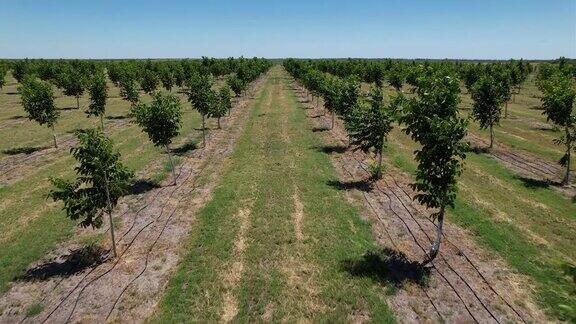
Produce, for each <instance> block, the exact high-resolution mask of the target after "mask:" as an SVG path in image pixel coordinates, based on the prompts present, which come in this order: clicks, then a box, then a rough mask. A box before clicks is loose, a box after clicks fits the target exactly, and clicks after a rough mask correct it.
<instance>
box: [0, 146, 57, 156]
mask: <svg viewBox="0 0 576 324" xmlns="http://www.w3.org/2000/svg"><path fill="white" fill-rule="evenodd" d="M47 148H49V147H48V146H23V147H16V148H11V149H7V150H3V151H2V153H4V154H8V155H17V154H32V153H34V152H37V151H42V150H45V149H47Z"/></svg>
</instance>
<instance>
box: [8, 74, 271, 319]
mask: <svg viewBox="0 0 576 324" xmlns="http://www.w3.org/2000/svg"><path fill="white" fill-rule="evenodd" d="M265 78H266V76H263V77H261V78H260V79H258V80H257V81H255V82H254V83H253V84H252V85H251V88H252V92H254V91H258V90H259V89H261V84H262V83H263V81H264V80H265ZM252 98H253V97H252ZM252 98H249V97H245V98H240V100H238V101H237V102H236V103H235V107H234V109H232V114H231V116H230V117H227V118H225V119H224V120H223V125H224V127H223V130H220V131H214V132H211V133H210V136H209V138H208V141H207V146H206V148H204V149H202V148H199V149H197V150H195V151H194V152H193V153H191V154H190V155H189V156H187V157H185V158H184V161H183V162H182V164H181V165H180V166H179V167H178V168H177V169H178V171H177V179H178V183H177V185H176V186H173V185H170V183H171V181H172V179H171V177H168V178H167V179H166V181H165V182H164V183H163V184H162V187H160V188H151V190H149V191H147V192H145V193H142V194H141V195H140V196H139V197H136V198H132V199H131V200H130V201H124V202H122V201H121V203H120V204H119V207H118V208H117V210H116V215H115V217H116V219H117V220H118V221H119V222H120V224H119V225H118V228H117V230H116V237H117V245H118V251H119V256H118V257H117V258H111V257H110V256H109V251H108V252H107V253H106V254H104V255H103V254H101V252H100V251H97V253H98V254H97V255H95V256H89V257H86V255H84V256H83V257H78V256H75V255H73V254H77V253H78V251H82V249H78V246H76V245H71V244H70V243H67V244H65V245H63V246H61V247H59V248H58V249H57V250H56V251H54V253H53V254H52V255H49V256H47V257H46V259H44V260H41V261H39V262H38V263H37V264H34V265H32V266H31V268H30V270H29V272H28V273H27V275H28V276H25V277H24V278H22V279H21V280H19V281H16V282H15V283H13V284H12V286H11V288H10V290H9V291H8V292H7V293H6V294H4V295H3V296H2V297H1V298H0V313H1V315H0V322H2V323H19V322H39V321H41V322H57V323H60V322H103V321H122V322H126V321H127V322H142V321H143V320H144V319H146V318H147V317H149V316H150V315H151V314H152V313H153V311H154V309H155V305H156V304H157V302H158V299H159V298H160V296H161V295H162V292H163V288H164V287H165V285H166V283H167V281H168V278H169V275H170V274H171V272H172V271H173V270H174V268H175V266H176V265H177V264H178V261H179V258H180V255H181V252H182V251H181V249H182V245H183V242H184V241H185V239H186V237H187V233H188V230H189V228H190V226H191V225H192V224H193V222H194V217H195V214H196V212H197V211H198V210H200V209H201V208H202V206H203V205H204V204H205V203H206V202H207V201H209V199H210V197H211V193H212V190H213V189H214V187H215V186H216V184H217V179H218V177H219V175H220V173H221V172H222V169H223V168H224V167H225V165H226V163H227V157H228V156H229V155H230V154H231V152H232V150H233V148H234V144H235V142H236V140H237V138H238V137H239V135H240V133H241V131H242V129H243V125H244V124H245V122H246V120H247V115H248V112H247V109H249V107H250V104H251V103H252ZM70 145H72V144H70ZM107 231H108V229H103V232H104V234H106V235H107ZM106 242H108V236H106ZM69 251H70V252H69ZM79 259H80V260H86V259H88V260H89V261H82V262H79V261H78V260H79ZM86 264H87V266H86ZM82 265H84V267H83V268H82V269H76V268H75V267H78V266H82Z"/></svg>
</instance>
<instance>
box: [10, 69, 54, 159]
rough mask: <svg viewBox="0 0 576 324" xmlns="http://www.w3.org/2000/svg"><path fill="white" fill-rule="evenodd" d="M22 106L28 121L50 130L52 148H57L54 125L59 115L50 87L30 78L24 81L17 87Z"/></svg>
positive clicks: (45, 83)
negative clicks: (52, 141)
mask: <svg viewBox="0 0 576 324" xmlns="http://www.w3.org/2000/svg"><path fill="white" fill-rule="evenodd" d="M18 91H19V92H20V97H21V100H22V106H23V107H24V110H25V111H26V113H28V119H30V120H34V121H36V122H37V123H38V124H40V125H46V126H48V127H49V128H50V129H52V137H53V138H54V147H56V148H57V147H58V140H57V139H56V132H55V130H54V125H55V124H56V121H57V120H58V116H59V113H58V111H57V110H56V106H55V105H54V92H53V91H52V86H51V85H50V84H49V83H47V82H44V81H40V80H37V79H34V78H32V77H29V78H26V79H24V81H22V85H20V86H19V87H18Z"/></svg>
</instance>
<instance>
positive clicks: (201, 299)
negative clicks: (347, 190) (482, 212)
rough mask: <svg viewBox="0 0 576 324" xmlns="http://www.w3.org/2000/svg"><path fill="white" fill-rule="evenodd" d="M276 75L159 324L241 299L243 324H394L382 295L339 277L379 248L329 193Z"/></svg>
mask: <svg viewBox="0 0 576 324" xmlns="http://www.w3.org/2000/svg"><path fill="white" fill-rule="evenodd" d="M275 69H276V70H275V71H273V72H272V76H271V77H270V78H269V79H268V80H267V82H266V84H265V86H264V89H263V92H262V94H261V95H260V96H259V97H258V99H257V101H256V103H255V104H254V107H253V108H252V110H251V112H250V115H249V120H248V122H247V125H246V128H245V129H244V131H243V133H242V135H241V137H240V139H239V142H238V143H237V147H236V149H235V151H234V153H233V155H232V157H231V161H230V163H229V164H228V167H227V169H226V170H225V172H224V174H223V176H222V178H221V179H220V182H219V184H218V185H217V187H216V189H215V192H214V195H213V198H212V200H211V201H210V202H209V203H208V204H207V205H206V206H205V207H204V208H203V209H202V210H201V211H200V213H199V215H198V219H197V222H196V224H195V226H194V227H193V229H192V230H191V233H190V241H189V243H188V244H187V252H186V255H185V256H184V258H183V260H182V261H181V264H180V265H179V267H178V270H177V271H176V273H175V275H174V277H173V278H172V279H171V281H170V282H169V285H168V288H167V291H166V294H165V296H164V297H163V299H162V301H161V302H160V306H159V314H158V315H157V317H156V318H155V319H154V320H155V321H156V322H184V321H218V320H220V319H221V316H222V314H223V305H225V304H226V305H229V304H231V303H225V302H224V299H225V296H232V299H233V300H236V301H237V303H236V305H237V314H236V317H235V320H237V321H240V322H254V321H262V320H266V319H267V320H271V321H288V322H292V321H298V320H303V319H314V320H316V321H321V322H322V321H342V320H343V319H347V318H348V319H352V318H353V316H359V315H365V316H367V317H369V318H370V319H371V320H373V321H374V322H390V321H392V320H393V318H392V315H391V313H390V311H389V309H388V308H387V306H386V302H385V298H386V296H387V293H389V291H388V288H387V287H385V286H383V284H382V283H380V282H378V281H375V280H373V279H371V278H369V277H361V276H352V275H351V274H350V273H349V272H347V271H346V270H345V267H344V264H345V263H346V262H347V261H358V260H360V259H361V258H362V256H363V255H364V253H366V252H367V251H373V250H375V249H376V247H375V244H374V242H373V240H372V235H371V230H370V225H369V224H367V223H366V222H364V221H362V220H361V219H360V218H359V215H358V211H357V210H356V208H354V207H352V206H350V205H348V204H347V203H346V202H345V199H344V197H343V194H342V192H341V191H339V190H338V189H336V188H334V187H332V186H330V181H334V180H336V177H335V173H334V170H333V168H332V166H331V164H330V161H329V160H328V157H327V156H326V154H324V153H322V152H320V151H318V150H317V147H318V146H319V145H320V141H319V139H318V138H317V137H316V135H314V134H313V133H312V132H311V131H310V130H311V125H309V123H308V121H307V120H306V117H305V114H304V110H303V109H301V107H300V106H299V105H298V104H297V102H296V100H295V98H294V97H293V95H292V93H291V92H289V90H287V87H286V86H285V85H283V82H285V80H284V79H283V78H281V77H283V76H284V75H285V72H281V70H279V69H278V68H275ZM296 188H297V189H296ZM296 190H298V191H297V192H298V197H299V201H300V202H301V203H302V206H303V218H302V233H303V239H302V240H298V239H297V237H296V234H295V233H296V232H295V223H294V220H293V213H294V212H295V209H296V207H295V206H296V205H295V200H294V194H295V192H296ZM240 211H243V212H249V213H248V218H247V219H248V221H245V223H244V224H247V227H246V230H245V232H243V233H244V236H243V238H244V242H245V244H246V248H245V250H243V251H244V252H243V253H241V254H238V252H236V253H235V252H234V251H237V250H236V248H235V246H236V245H235V242H238V241H239V235H241V234H240V233H242V232H241V230H240V229H241V228H243V227H242V224H243V221H242V218H240V217H239V216H238V215H239V213H240ZM244 215H245V214H244ZM238 262H241V263H242V264H243V271H241V276H240V278H238V279H237V280H236V281H234V280H231V279H230V278H229V277H230V274H229V272H230V271H231V269H235V268H234V265H235V264H236V265H237V264H238ZM231 282H232V283H231ZM232 304H233V303H232Z"/></svg>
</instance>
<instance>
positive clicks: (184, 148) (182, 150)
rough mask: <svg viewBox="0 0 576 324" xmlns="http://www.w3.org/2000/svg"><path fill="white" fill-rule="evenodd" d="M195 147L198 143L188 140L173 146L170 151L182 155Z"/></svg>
mask: <svg viewBox="0 0 576 324" xmlns="http://www.w3.org/2000/svg"><path fill="white" fill-rule="evenodd" d="M197 148H198V144H197V143H196V142H194V141H189V142H186V143H184V144H183V145H181V146H179V147H175V148H173V149H172V153H174V154H176V155H179V156H182V155H185V154H186V153H188V152H190V151H193V150H195V149H197Z"/></svg>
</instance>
